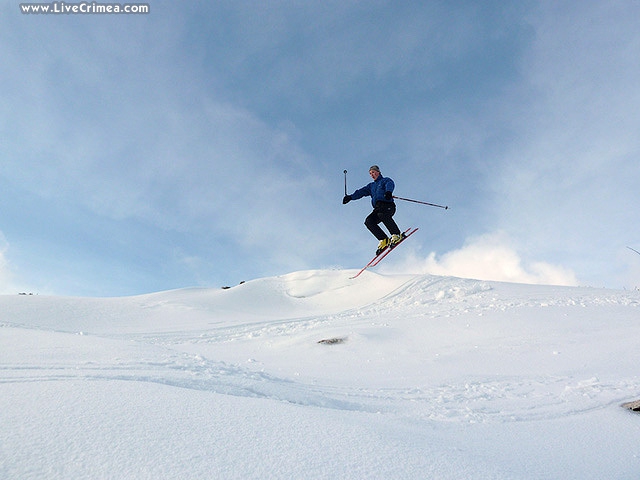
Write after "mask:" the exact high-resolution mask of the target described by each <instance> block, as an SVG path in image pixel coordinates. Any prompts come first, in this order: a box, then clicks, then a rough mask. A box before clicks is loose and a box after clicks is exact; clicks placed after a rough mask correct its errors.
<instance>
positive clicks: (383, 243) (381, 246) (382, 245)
mask: <svg viewBox="0 0 640 480" xmlns="http://www.w3.org/2000/svg"><path fill="white" fill-rule="evenodd" d="M389 242H390V240H389V239H388V238H385V239H384V240H380V243H379V244H378V249H377V250H376V255H380V254H381V253H382V252H384V251H385V249H386V248H387V247H388V246H389Z"/></svg>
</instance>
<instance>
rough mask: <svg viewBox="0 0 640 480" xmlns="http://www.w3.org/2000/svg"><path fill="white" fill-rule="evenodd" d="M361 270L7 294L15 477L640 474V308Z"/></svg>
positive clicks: (1, 356) (0, 377)
mask: <svg viewBox="0 0 640 480" xmlns="http://www.w3.org/2000/svg"><path fill="white" fill-rule="evenodd" d="M353 273H354V272H353V271H339V270H321V271H306V272H296V273H291V274H289V275H283V276H280V277H274V278H264V279H258V280H254V281H250V282H247V283H245V284H242V285H239V286H236V287H233V288H231V289H228V290H212V289H184V290H176V291H169V292H160V293H154V294H150V295H143V296H136V297H126V298H63V297H44V296H18V295H16V296H2V297H0V327H1V328H0V422H1V423H0V478H7V479H31V478H33V479H41V478H53V479H63V478H64V479H67V478H69V479H71V478H73V479H82V478H91V479H94V478H96V479H111V478H113V479H125V478H127V479H128V478H135V479H146V478H148V479H165V478H166V479H169V478H171V479H173V478H180V479H184V478H189V479H200V478H202V479H210V478H225V479H233V478H238V479H240V478H243V479H244V478H357V479H361V478H374V479H375V478H380V479H383V478H384V479H393V478H398V479H400V478H403V479H406V478H435V479H456V480H459V479H461V478H469V479H555V478H565V479H572V478H575V479H591V478H593V479H601V478H610V479H637V478H640V458H639V454H638V453H637V445H638V442H639V441H640V416H639V415H638V414H635V413H632V412H630V411H627V410H624V409H622V408H620V404H621V403H623V402H625V401H630V400H635V399H637V398H640V376H639V369H638V365H639V364H640V349H639V348H638V343H639V339H640V308H639V306H640V292H637V291H613V290H604V289H602V290H596V289H590V288H569V287H551V286H534V285H521V284H505V283H496V282H485V281H476V280H466V279H458V278H450V277H436V276H429V275H387V276H383V275H378V274H374V273H371V272H365V274H363V275H362V276H361V277H359V278H358V279H356V280H350V279H349V277H350V276H351V275H353ZM332 339H334V340H337V341H335V342H334V343H318V342H319V341H320V340H332Z"/></svg>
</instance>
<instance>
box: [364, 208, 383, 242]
mask: <svg viewBox="0 0 640 480" xmlns="http://www.w3.org/2000/svg"><path fill="white" fill-rule="evenodd" d="M381 221H382V219H381V218H380V216H379V213H378V212H377V209H375V210H374V211H373V212H371V213H370V214H369V216H368V217H367V218H365V220H364V224H365V225H366V227H367V228H368V229H369V231H370V232H371V233H373V236H374V237H376V238H377V239H378V240H385V239H386V238H387V234H386V233H384V231H383V230H382V229H381V228H380V226H379V225H378V224H379V223H380V222H381Z"/></svg>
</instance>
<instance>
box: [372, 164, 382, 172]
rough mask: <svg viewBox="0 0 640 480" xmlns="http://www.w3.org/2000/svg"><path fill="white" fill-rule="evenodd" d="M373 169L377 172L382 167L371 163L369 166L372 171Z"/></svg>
mask: <svg viewBox="0 0 640 480" xmlns="http://www.w3.org/2000/svg"><path fill="white" fill-rule="evenodd" d="M371 170H375V171H376V172H379V171H380V167H378V165H371V166H370V167H369V171H371Z"/></svg>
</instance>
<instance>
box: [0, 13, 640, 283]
mask: <svg viewBox="0 0 640 480" xmlns="http://www.w3.org/2000/svg"><path fill="white" fill-rule="evenodd" d="M18 5H19V4H18V2H6V1H3V2H2V3H0V55H1V58H2V61H3V69H2V72H1V73H0V87H1V88H0V102H1V107H2V111H3V112H5V113H4V115H3V116H2V120H1V121H0V132H1V136H2V142H0V159H1V161H2V169H1V171H0V196H1V197H0V202H1V208H0V292H3V293H15V292H16V291H18V290H20V291H22V290H25V291H26V290H28V291H33V292H38V293H53V294H60V295H90V296H113V295H133V294H139V293H146V292H152V291H159V290H166V289H172V288H180V287H187V286H199V285H201V286H212V287H218V286H222V285H234V284H237V283H238V282H240V281H242V280H249V279H252V278H256V277H262V276H269V275H279V274H284V273H288V272H291V271H294V270H301V269H316V268H337V267H341V268H356V267H360V266H361V265H362V264H364V263H366V261H368V259H369V258H370V256H371V254H372V252H373V251H374V250H375V246H376V244H377V241H376V240H375V239H374V238H373V237H372V236H371V235H370V234H369V233H368V232H367V231H366V229H365V227H364V225H363V223H362V222H363V220H364V217H365V216H366V215H367V214H368V213H369V212H370V204H369V202H368V200H366V199H363V200H360V201H359V202H352V203H350V204H348V205H346V206H343V205H342V203H341V199H342V196H343V194H344V176H343V170H345V169H347V170H348V175H347V181H348V187H349V191H350V192H352V191H353V190H355V189H356V188H358V187H361V186H363V185H364V184H366V183H367V182H368V181H369V176H368V167H369V166H370V165H371V164H378V165H380V168H381V170H382V173H383V175H386V176H390V177H392V178H393V179H394V180H395V182H396V192H395V193H396V194H397V195H399V196H403V197H408V198H414V199H418V200H423V201H427V202H432V203H439V204H446V205H448V206H449V207H450V209H449V210H447V211H444V210H442V209H437V208H432V207H424V206H419V205H415V204H410V203H406V202H398V213H397V214H396V220H397V222H398V223H399V225H400V226H401V227H406V226H410V225H412V226H418V227H420V232H419V234H416V235H415V236H414V237H412V240H411V244H410V245H409V242H408V243H407V247H403V250H404V252H403V253H400V251H398V253H394V255H393V257H389V262H388V265H386V266H385V268H387V271H411V272H426V273H438V274H451V275H457V276H475V277H486V278H490V279H504V280H513V281H531V282H542V283H566V284H575V283H577V284H581V285H592V286H596V287H602V286H606V287H613V288H633V287H635V286H638V285H640V255H637V254H635V253H634V252H632V251H631V250H629V249H627V248H626V247H627V246H631V247H634V248H637V249H640V227H639V225H640V222H639V217H640V214H639V213H638V208H637V206H638V202H637V199H638V185H639V184H640V166H639V164H638V156H639V155H638V154H639V153H640V136H639V135H638V132H640V115H639V114H638V112H639V111H640V83H639V82H638V78H640V63H638V61H637V59H638V58H640V30H638V28H637V26H638V20H640V3H638V2H637V1H635V0H628V1H612V2H606V3H604V2H600V1H590V0H587V1H584V2H568V1H567V2H564V1H539V2H534V1H526V0H525V1H513V2H505V1H503V0H501V1H483V2H479V1H454V2H451V1H420V2H394V1H368V2H363V1H344V0H341V1H339V2H338V1H335V2H334V1H323V2H313V1H310V2H306V1H271V2H258V1H246V2H245V1H221V2H198V1H194V2H188V3H182V2H181V3H178V2H164V1H153V2H150V6H151V13H150V14H149V15H139V16H137V15H131V16H124V15H117V16H116V15H113V16H105V15H48V16H45V15H38V16H35V15H23V14H21V13H20V9H19V6H18ZM385 262H386V260H385Z"/></svg>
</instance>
